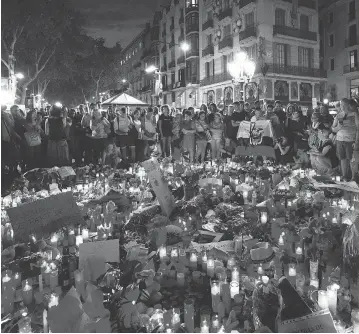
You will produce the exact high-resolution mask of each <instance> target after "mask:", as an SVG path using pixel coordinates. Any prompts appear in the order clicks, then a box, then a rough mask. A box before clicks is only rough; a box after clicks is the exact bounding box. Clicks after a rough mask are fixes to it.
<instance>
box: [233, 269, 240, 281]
mask: <svg viewBox="0 0 359 334" xmlns="http://www.w3.org/2000/svg"><path fill="white" fill-rule="evenodd" d="M231 278H232V282H233V281H235V282H239V270H238V267H233V269H232V276H231Z"/></svg>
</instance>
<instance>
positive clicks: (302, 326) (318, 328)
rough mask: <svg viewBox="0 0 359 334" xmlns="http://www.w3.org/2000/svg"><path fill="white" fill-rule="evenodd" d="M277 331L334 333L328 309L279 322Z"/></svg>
mask: <svg viewBox="0 0 359 334" xmlns="http://www.w3.org/2000/svg"><path fill="white" fill-rule="evenodd" d="M278 332H279V333H336V332H337V331H336V329H335V327H334V323H333V318H332V316H331V314H330V312H329V310H328V309H327V310H321V311H318V312H314V313H312V314H309V315H306V316H304V317H300V318H296V319H292V320H286V321H283V322H281V323H279V327H278Z"/></svg>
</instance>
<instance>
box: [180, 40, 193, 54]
mask: <svg viewBox="0 0 359 334" xmlns="http://www.w3.org/2000/svg"><path fill="white" fill-rule="evenodd" d="M190 48H191V47H190V45H189V44H188V43H187V42H183V43H182V44H181V49H182V51H184V52H187V51H188V50H189V49H190Z"/></svg>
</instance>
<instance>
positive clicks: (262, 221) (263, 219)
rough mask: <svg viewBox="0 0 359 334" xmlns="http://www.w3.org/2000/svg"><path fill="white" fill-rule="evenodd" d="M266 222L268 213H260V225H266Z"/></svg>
mask: <svg viewBox="0 0 359 334" xmlns="http://www.w3.org/2000/svg"><path fill="white" fill-rule="evenodd" d="M267 221H268V212H265V211H264V212H262V213H261V223H262V224H266V223H267Z"/></svg>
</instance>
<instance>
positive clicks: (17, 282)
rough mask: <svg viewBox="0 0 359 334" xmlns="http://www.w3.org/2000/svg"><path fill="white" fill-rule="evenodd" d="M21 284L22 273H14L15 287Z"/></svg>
mask: <svg viewBox="0 0 359 334" xmlns="http://www.w3.org/2000/svg"><path fill="white" fill-rule="evenodd" d="M19 286H21V273H19V272H16V273H15V274H14V287H15V289H16V288H18V287H19Z"/></svg>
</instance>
